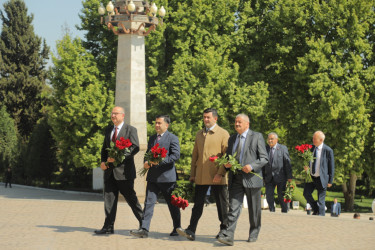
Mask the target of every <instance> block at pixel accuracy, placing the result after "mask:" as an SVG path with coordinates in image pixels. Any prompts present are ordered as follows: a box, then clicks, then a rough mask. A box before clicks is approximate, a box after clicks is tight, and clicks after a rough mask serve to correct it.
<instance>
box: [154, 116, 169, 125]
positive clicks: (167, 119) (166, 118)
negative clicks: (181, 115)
mask: <svg viewBox="0 0 375 250" xmlns="http://www.w3.org/2000/svg"><path fill="white" fill-rule="evenodd" d="M158 118H163V119H164V121H165V122H166V123H168V124H170V123H171V118H170V117H169V115H158V116H156V118H155V119H158Z"/></svg>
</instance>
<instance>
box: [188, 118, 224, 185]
mask: <svg viewBox="0 0 375 250" xmlns="http://www.w3.org/2000/svg"><path fill="white" fill-rule="evenodd" d="M228 138H229V133H228V131H226V130H225V129H223V128H221V127H220V126H219V125H217V124H216V126H215V127H214V128H213V129H212V130H210V131H208V132H206V129H205V128H204V129H201V130H199V131H198V133H197V135H196V137H195V143H194V149H193V155H192V158H191V172H190V175H191V176H192V177H195V184H198V185H226V184H227V178H221V182H220V183H213V181H212V180H213V179H214V177H215V175H216V174H221V175H225V174H226V171H225V168H224V166H220V167H219V168H218V167H217V164H216V163H214V162H211V161H210V157H211V156H219V157H221V156H223V155H224V154H225V152H226V151H227V146H228Z"/></svg>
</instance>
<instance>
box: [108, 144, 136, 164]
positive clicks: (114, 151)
mask: <svg viewBox="0 0 375 250" xmlns="http://www.w3.org/2000/svg"><path fill="white" fill-rule="evenodd" d="M131 145H133V143H131V141H130V140H129V139H126V140H125V139H124V137H120V140H116V143H113V142H112V141H111V144H110V146H111V147H110V148H107V149H106V150H107V151H108V157H110V158H113V159H115V161H114V162H112V164H113V166H115V167H117V165H118V164H120V163H121V162H122V161H123V160H124V159H125V153H129V152H130V149H129V147H130V146H131ZM105 165H106V166H107V167H108V166H109V162H106V163H105Z"/></svg>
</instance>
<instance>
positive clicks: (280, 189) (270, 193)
mask: <svg viewBox="0 0 375 250" xmlns="http://www.w3.org/2000/svg"><path fill="white" fill-rule="evenodd" d="M276 186H277V198H278V199H279V203H280V206H281V212H283V213H287V212H288V204H287V203H285V202H284V192H285V190H286V181H283V182H275V180H274V179H273V178H272V180H271V181H270V182H269V183H266V198H267V203H268V207H269V209H270V211H275V199H274V193H275V187H276Z"/></svg>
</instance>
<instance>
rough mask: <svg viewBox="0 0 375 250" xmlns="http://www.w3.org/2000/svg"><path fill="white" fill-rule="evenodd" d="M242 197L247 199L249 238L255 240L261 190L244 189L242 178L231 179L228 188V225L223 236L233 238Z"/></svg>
mask: <svg viewBox="0 0 375 250" xmlns="http://www.w3.org/2000/svg"><path fill="white" fill-rule="evenodd" d="M244 195H246V198H247V205H248V212H249V221H250V230H249V238H251V239H257V238H258V235H259V232H260V227H261V219H262V218H261V215H262V208H261V202H260V201H261V197H260V196H261V188H245V187H244V186H243V183H242V178H233V182H232V185H231V186H230V188H229V202H230V204H229V214H228V219H229V223H228V230H227V231H226V232H225V233H224V234H226V235H228V236H230V237H232V238H234V231H235V230H236V227H237V221H238V218H239V217H240V214H241V210H242V204H243V198H244Z"/></svg>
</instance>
